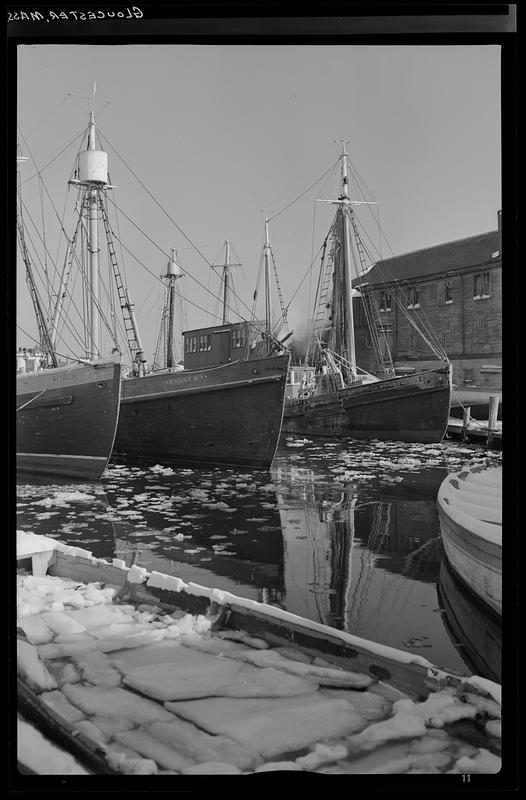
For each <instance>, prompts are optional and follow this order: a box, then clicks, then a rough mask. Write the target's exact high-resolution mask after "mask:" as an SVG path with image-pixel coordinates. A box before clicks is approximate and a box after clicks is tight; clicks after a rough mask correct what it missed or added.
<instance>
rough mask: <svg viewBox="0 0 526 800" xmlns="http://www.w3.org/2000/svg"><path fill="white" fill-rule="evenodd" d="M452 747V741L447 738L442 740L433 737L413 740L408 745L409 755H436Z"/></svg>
mask: <svg viewBox="0 0 526 800" xmlns="http://www.w3.org/2000/svg"><path fill="white" fill-rule="evenodd" d="M452 746H453V740H452V739H451V738H450V737H449V736H447V734H446V737H445V738H444V739H437V738H436V737H434V736H423V737H422V738H421V739H415V740H414V741H412V742H411V744H410V745H409V752H410V753H419V754H423V753H436V752H440V750H446V749H447V748H448V747H452Z"/></svg>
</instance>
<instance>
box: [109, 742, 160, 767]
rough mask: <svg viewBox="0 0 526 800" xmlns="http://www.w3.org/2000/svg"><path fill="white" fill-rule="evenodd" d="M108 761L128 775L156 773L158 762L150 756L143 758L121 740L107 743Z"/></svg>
mask: <svg viewBox="0 0 526 800" xmlns="http://www.w3.org/2000/svg"><path fill="white" fill-rule="evenodd" d="M106 761H107V762H108V764H109V765H110V767H112V769H115V770H117V771H118V772H123V773H125V774H126V775H154V774H155V773H157V764H156V763H155V761H152V760H151V759H150V758H141V757H140V756H139V754H138V753H135V752H134V751H133V750H132V749H131V748H129V747H125V746H124V745H123V744H120V743H119V742H111V743H110V744H108V745H106Z"/></svg>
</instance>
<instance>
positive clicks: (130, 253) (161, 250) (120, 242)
mask: <svg viewBox="0 0 526 800" xmlns="http://www.w3.org/2000/svg"><path fill="white" fill-rule="evenodd" d="M111 202H113V204H114V205H115V208H116V209H118V210H119V211H120V213H121V214H123V215H124V216H125V217H126V219H127V220H128V222H130V223H131V224H132V225H133V226H134V227H135V228H137V230H138V231H140V233H142V234H143V236H144V237H145V238H146V239H148V241H149V242H151V244H153V245H154V247H156V248H157V250H159V252H161V253H162V254H163V255H164V256H165V257H166V258H170V256H169V255H168V253H166V252H165V251H164V250H163V249H162V247H160V246H159V245H158V244H157V243H156V242H154V240H153V239H151V238H150V237H149V236H148V234H147V233H146V232H145V231H143V230H142V228H140V227H139V225H137V224H136V223H135V222H133V220H132V219H131V218H130V217H129V216H128V215H127V214H126V212H125V211H123V210H122V208H120V207H119V206H118V205H117V204H116V203H115V200H113V199H112V201H111ZM112 234H113V236H114V237H115V239H117V241H118V242H119V244H121V245H122V247H124V249H125V250H126V252H127V253H128V254H129V255H131V257H132V258H133V259H135V261H137V263H138V264H140V265H141V267H143V268H144V269H145V270H146V271H147V272H149V273H150V275H152V276H153V277H154V278H155V280H156V281H161V279H160V278H159V277H158V276H157V275H156V274H155V273H154V272H152V270H151V269H149V267H147V266H146V264H143V263H142V261H140V259H138V258H137V256H135V255H134V254H133V253H132V252H131V250H129V249H128V248H127V247H126V245H125V244H124V242H122V241H121V240H120V239H119V237H118V236H117V234H116V233H115V231H112ZM179 266H180V267H181V270H182V271H183V272H184V274H185V275H188V277H189V278H191V279H192V280H193V281H195V282H196V283H197V284H198V286H200V287H201V288H202V289H204V290H205V291H206V292H208V294H211V295H212V296H213V297H214V298H215V299H217V295H216V294H215V293H214V292H212V291H210V290H209V289H207V287H206V286H205V285H204V284H203V283H201V281H199V280H197V278H195V277H194V276H193V275H192V274H191V273H190V272H187V270H185V269H184V267H182V266H181V265H179ZM210 266H212V265H211V264H210ZM181 297H183V299H184V300H186V301H187V302H188V303H190V304H191V305H193V306H195V307H196V308H198V309H199V310H200V311H204V312H205V314H208V313H209V312H208V311H207V310H206V309H204V308H202V307H201V306H199V305H198V304H197V303H194V302H193V301H192V300H190V299H189V298H187V297H184V295H181ZM241 302H242V303H243V305H244V306H245V307H246V308H247V309H248V306H246V304H245V303H244V301H241ZM227 308H228V310H229V311H232V313H233V314H236V315H237V316H241V315H240V314H238V313H237V311H235V310H234V309H233V308H231V306H229V305H227ZM248 310H250V309H248ZM212 316H216V315H215V314H213V315H212ZM216 319H221V320H222V317H221V318H220V317H217V316H216ZM241 319H243V317H241ZM244 321H245V322H248V321H249V320H244ZM251 324H254V323H251ZM263 330H264V329H263V328H261V329H260V330H259V332H260V333H263Z"/></svg>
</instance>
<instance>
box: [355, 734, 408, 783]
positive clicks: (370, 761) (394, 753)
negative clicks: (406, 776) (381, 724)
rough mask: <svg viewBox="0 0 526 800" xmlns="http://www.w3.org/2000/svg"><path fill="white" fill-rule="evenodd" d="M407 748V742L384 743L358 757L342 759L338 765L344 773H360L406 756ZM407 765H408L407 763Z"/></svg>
mask: <svg viewBox="0 0 526 800" xmlns="http://www.w3.org/2000/svg"><path fill="white" fill-rule="evenodd" d="M408 748H409V745H408V743H407V742H400V743H397V744H389V745H384V746H380V747H378V748H376V749H375V750H374V751H373V752H372V753H368V754H367V755H361V756H360V757H359V758H352V759H346V760H343V761H341V762H340V765H341V766H342V767H343V770H344V772H346V773H351V774H355V775H361V774H365V773H367V772H370V771H372V770H374V769H376V768H378V767H382V766H383V765H384V764H388V763H393V762H397V761H400V760H402V759H405V758H407V755H408ZM409 763H410V762H409ZM407 766H408V767H409V764H408V765H407Z"/></svg>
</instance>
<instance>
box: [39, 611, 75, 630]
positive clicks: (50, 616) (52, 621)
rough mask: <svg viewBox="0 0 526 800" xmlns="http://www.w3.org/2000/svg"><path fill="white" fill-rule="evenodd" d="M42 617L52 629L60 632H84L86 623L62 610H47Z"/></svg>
mask: <svg viewBox="0 0 526 800" xmlns="http://www.w3.org/2000/svg"><path fill="white" fill-rule="evenodd" d="M41 619H42V620H43V622H44V623H45V625H47V627H48V628H50V630H52V631H54V632H55V633H59V634H71V633H84V631H85V630H86V627H85V625H82V623H80V622H77V620H75V619H73V618H72V617H70V616H69V615H68V614H64V613H63V612H62V611H45V612H44V613H43V614H42V615H41Z"/></svg>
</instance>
